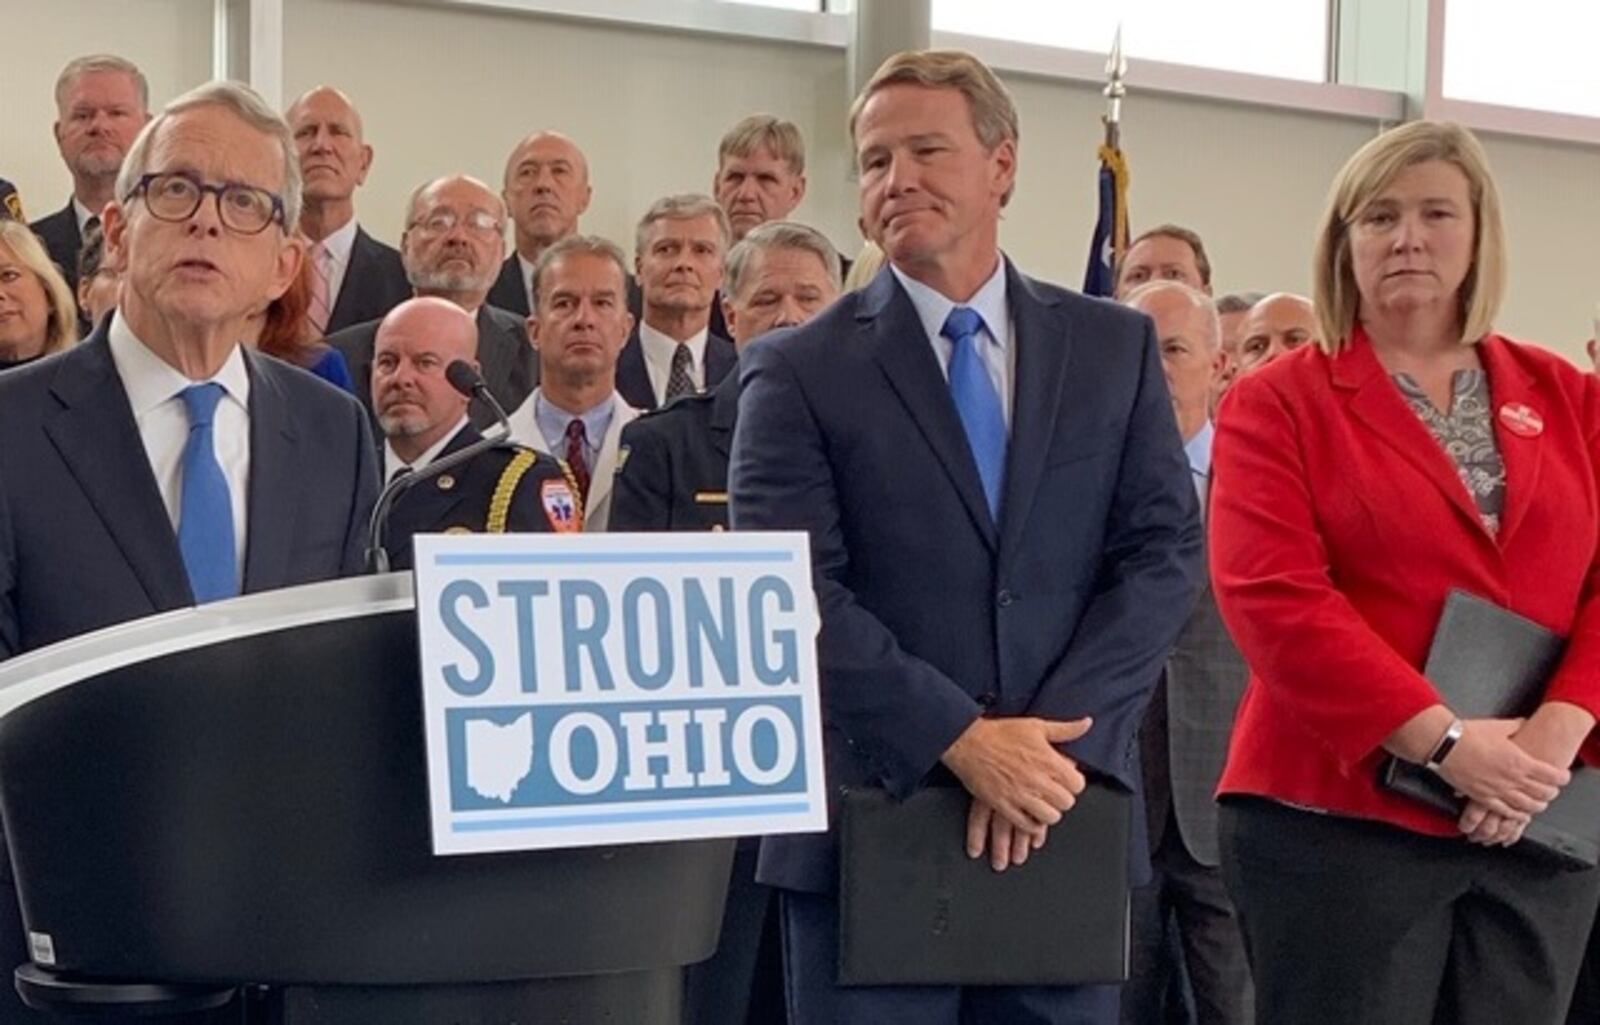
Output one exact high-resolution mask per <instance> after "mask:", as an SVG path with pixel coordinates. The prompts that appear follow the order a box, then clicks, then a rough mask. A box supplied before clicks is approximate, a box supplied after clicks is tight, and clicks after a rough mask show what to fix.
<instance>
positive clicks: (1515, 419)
mask: <svg viewBox="0 0 1600 1025" xmlns="http://www.w3.org/2000/svg"><path fill="white" fill-rule="evenodd" d="M1500 422H1501V423H1503V424H1505V426H1506V430H1508V431H1510V432H1511V433H1512V434H1515V435H1517V436H1518V437H1519V438H1537V437H1538V436H1539V435H1541V434H1543V433H1544V417H1542V416H1540V415H1539V414H1538V413H1537V412H1536V411H1535V410H1534V409H1533V408H1532V407H1530V406H1525V405H1523V404H1522V403H1520V402H1507V403H1506V404H1505V405H1503V406H1501V407H1500Z"/></svg>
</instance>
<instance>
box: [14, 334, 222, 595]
mask: <svg viewBox="0 0 1600 1025" xmlns="http://www.w3.org/2000/svg"><path fill="white" fill-rule="evenodd" d="M51 392H52V393H53V394H54V395H55V397H56V399H57V401H59V402H60V403H61V406H62V408H61V409H60V410H59V411H58V412H56V413H54V414H53V415H51V416H50V418H49V419H48V421H47V422H46V423H45V425H44V430H45V433H46V434H47V435H48V436H49V437H50V441H51V443H52V444H54V445H55V447H56V451H58V452H59V453H60V454H61V459H62V461H63V462H64V463H66V465H67V468H68V470H69V471H71V473H72V475H73V477H74V478H75V479H76V480H77V482H78V486H79V487H81V488H82V489H83V492H84V494H85V495H86V496H87V497H88V499H89V503H90V504H91V505H92V506H94V509H95V512H96V513H98V514H99V516H100V519H101V522H102V523H104V524H105V528H106V531H107V532H108V533H109V534H110V535H111V538H112V540H113V541H115V542H116V545H117V547H118V548H119V549H121V551H122V555H123V558H125V559H126V560H127V561H128V566H129V568H131V569H132V570H133V574H134V576H135V577H137V578H138V580H139V584H140V586H142V587H143V588H144V591H145V594H146V595H147V596H148V597H149V599H150V604H151V605H152V606H153V607H155V608H156V609H160V610H166V609H174V608H179V607H181V606H184V605H192V604H193V603H194V594H193V592H191V591H190V590H189V576H188V573H187V571H185V569H184V568H183V557H182V556H181V555H180V554H179V553H178V538H177V535H176V534H175V533H174V532H173V529H172V521H171V520H170V519H169V518H168V516H167V509H166V505H165V504H164V503H163V502H162V500H161V491H160V489H159V488H158V487H157V486H156V480H155V475H154V474H153V473H152V472H151V470H150V457H149V455H148V454H147V453H146V452H145V450H144V443H143V441H142V440H141V439H140V437H139V428H138V425H137V424H136V423H135V422H134V419H133V409H132V407H130V406H129V405H128V394H127V391H126V390H125V389H124V388H123V387H122V381H121V379H120V378H118V377H117V370H116V364H115V363H113V362H112V359H111V346H110V344H109V343H108V342H107V340H106V327H105V324H102V325H101V326H100V327H99V328H97V329H96V330H95V332H94V334H93V335H91V336H90V338H89V340H88V341H86V342H84V343H83V344H82V345H80V346H78V347H77V348H76V349H75V350H73V351H72V352H71V353H70V354H68V355H67V356H65V357H63V358H62V360H61V362H60V364H59V366H58V369H57V371H56V376H55V380H54V381H52V382H51Z"/></svg>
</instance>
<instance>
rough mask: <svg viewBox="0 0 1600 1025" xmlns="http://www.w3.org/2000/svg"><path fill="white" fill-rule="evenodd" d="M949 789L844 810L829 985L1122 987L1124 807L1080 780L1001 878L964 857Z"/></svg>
mask: <svg viewBox="0 0 1600 1025" xmlns="http://www.w3.org/2000/svg"><path fill="white" fill-rule="evenodd" d="M971 802H972V798H971V796H970V795H968V794H967V792H966V791H965V790H963V789H961V788H960V787H927V788H924V789H922V790H919V791H917V792H916V793H914V794H912V795H911V796H910V797H908V798H907V799H906V800H904V801H896V800H894V799H893V798H891V797H890V796H889V795H888V794H886V793H885V792H884V791H882V790H879V789H875V788H870V787H868V788H852V789H850V790H849V791H847V792H846V794H845V797H844V802H843V825H842V834H841V839H842V853H841V856H840V871H839V890H840V894H839V918H840V922H839V982H840V983H841V984H843V985H907V986H909V985H969V986H1047V985H1048V986H1058V985H1078V984H1083V983H1110V982H1121V981H1123V980H1125V979H1126V978H1127V976H1128V835H1129V828H1130V825H1131V814H1132V812H1131V808H1132V796H1131V795H1130V794H1128V793H1127V792H1126V791H1123V790H1121V789H1118V788H1116V787H1115V786H1112V785H1108V784H1104V783H1098V782H1091V783H1090V784H1089V785H1088V787H1086V788H1085V789H1084V791H1083V793H1082V794H1080V795H1079V797H1078V801H1077V804H1075V805H1074V806H1073V808H1072V810H1071V811H1069V812H1067V813H1066V815H1065V816H1063V818H1062V820H1061V821H1060V822H1059V823H1058V824H1056V825H1055V826H1052V827H1051V829H1050V834H1049V837H1048V838H1047V839H1046V841H1045V845H1044V846H1043V847H1042V848H1040V849H1039V850H1036V851H1033V852H1032V853H1031V854H1029V856H1028V860H1027V862H1026V863H1024V864H1022V865H1014V866H1012V867H1011V868H1008V869H1006V870H1005V871H1004V872H995V871H994V870H993V869H991V868H990V867H989V860H988V858H987V857H983V858H979V859H971V858H968V857H967V852H966V827H967V809H968V807H969V806H970V805H971Z"/></svg>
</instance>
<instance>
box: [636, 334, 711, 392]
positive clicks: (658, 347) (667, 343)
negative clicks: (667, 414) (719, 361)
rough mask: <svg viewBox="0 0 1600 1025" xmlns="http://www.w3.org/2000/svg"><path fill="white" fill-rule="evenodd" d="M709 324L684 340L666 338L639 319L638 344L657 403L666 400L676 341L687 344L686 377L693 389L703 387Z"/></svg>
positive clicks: (678, 343) (704, 387) (677, 344)
mask: <svg viewBox="0 0 1600 1025" xmlns="http://www.w3.org/2000/svg"><path fill="white" fill-rule="evenodd" d="M709 330H710V328H709V327H703V328H701V329H700V330H699V331H696V332H695V333H694V334H693V335H692V336H691V337H690V338H689V339H688V340H687V341H684V342H679V341H678V340H677V339H676V338H669V337H667V336H666V335H664V334H662V333H661V332H660V331H657V330H656V329H655V328H653V327H651V326H650V325H649V324H646V323H645V322H644V321H643V320H641V321H639V344H640V345H642V346H643V347H644V367H645V370H647V371H649V373H650V390H651V391H652V392H655V396H656V404H657V405H660V404H661V403H664V402H666V401H667V382H668V381H669V380H671V379H672V354H673V353H675V352H677V351H678V346H679V345H687V346H688V347H689V380H691V381H693V382H694V390H695V391H705V390H706V333H707V332H708V331H709Z"/></svg>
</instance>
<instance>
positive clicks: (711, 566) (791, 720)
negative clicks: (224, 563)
mask: <svg viewBox="0 0 1600 1025" xmlns="http://www.w3.org/2000/svg"><path fill="white" fill-rule="evenodd" d="M807 540H808V539H807V537H806V535H805V534H803V533H782V534H779V533H772V534H766V533H760V534H737V533H732V534H728V533H719V534H449V535H443V534H441V535H423V536H419V537H417V538H416V542H415V543H416V566H417V570H416V576H417V580H416V585H417V586H416V594H417V623H418V630H419V634H420V642H421V654H422V688H423V711H424V716H425V719H426V728H427V747H428V784H429V793H430V802H431V809H432V821H433V849H434V852H435V853H436V854H468V853H478V852H486V851H507V850H536V849H542V848H551V847H584V846H591V845H596V844H617V843H638V842H644V841H654V840H684V839H697V838H705V837H718V836H745V835H765V834H772V833H795V832H814V831H820V830H824V829H826V828H827V806H826V800H825V798H824V789H823V788H824V781H823V765H822V717H821V703H820V699H819V697H818V691H817V659H816V635H817V628H818V618H817V610H816V602H815V600H814V598H813V596H812V591H811V558H810V550H809V545H808V543H807Z"/></svg>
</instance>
